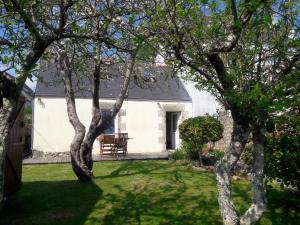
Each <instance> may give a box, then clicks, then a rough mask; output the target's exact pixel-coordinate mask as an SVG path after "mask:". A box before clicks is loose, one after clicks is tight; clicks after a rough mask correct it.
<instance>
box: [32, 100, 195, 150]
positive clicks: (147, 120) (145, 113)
mask: <svg viewBox="0 0 300 225" xmlns="http://www.w3.org/2000/svg"><path fill="white" fill-rule="evenodd" d="M112 104H113V101H109V100H100V106H101V105H102V108H106V107H107V106H111V105H112ZM76 105H77V113H78V116H79V118H80V120H81V121H82V123H83V124H84V125H85V126H86V129H88V125H89V122H90V120H91V105H92V103H91V99H76ZM166 111H180V112H181V114H180V118H179V122H178V124H180V122H181V121H182V120H183V119H186V118H188V117H191V116H192V103H191V102H176V103H175V102H156V101H130V100H129V101H125V102H124V103H123V106H122V109H121V110H120V112H119V114H118V115H117V116H116V119H115V129H116V131H115V132H125V133H128V136H129V137H130V138H132V139H130V140H129V141H128V152H129V153H145V152H162V151H164V150H165V149H166V146H165V141H166V140H165V133H166V130H165V129H166V128H165V112H166ZM73 136H74V130H73V127H72V126H71V124H70V122H69V119H68V116H67V107H66V101H65V99H64V98H50V97H36V98H35V99H34V120H33V149H36V150H40V151H44V152H63V151H69V146H70V143H71V141H72V138H73ZM93 153H95V154H97V153H99V143H98V141H95V143H94V150H93Z"/></svg>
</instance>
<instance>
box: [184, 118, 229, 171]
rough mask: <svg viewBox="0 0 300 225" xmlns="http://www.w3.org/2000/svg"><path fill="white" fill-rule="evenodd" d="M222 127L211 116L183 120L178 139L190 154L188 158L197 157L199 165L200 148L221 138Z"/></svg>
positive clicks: (200, 160) (200, 157) (200, 158)
mask: <svg viewBox="0 0 300 225" xmlns="http://www.w3.org/2000/svg"><path fill="white" fill-rule="evenodd" d="M223 130H224V127H223V125H222V124H221V122H220V121H219V120H217V119H216V118H215V117H213V116H198V117H194V118H189V119H186V120H184V121H183V122H182V123H181V124H180V125H179V131H180V138H181V139H182V140H183V148H185V149H186V150H185V151H186V152H188V154H190V158H191V159H192V158H194V157H197V158H198V159H199V162H200V164H201V165H203V163H202V148H203V145H204V144H206V143H208V142H210V141H211V142H215V141H218V140H220V139H221V138H222V134H223Z"/></svg>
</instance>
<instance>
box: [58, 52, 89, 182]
mask: <svg viewBox="0 0 300 225" xmlns="http://www.w3.org/2000/svg"><path fill="white" fill-rule="evenodd" d="M59 61H60V62H59V63H58V64H57V66H58V71H59V73H60V76H61V77H62V79H63V83H64V87H65V94H66V100H67V112H68V117H69V121H70V123H71V124H72V126H73V128H74V130H75V136H74V138H73V140H72V143H71V147H70V152H71V163H72V168H73V171H74V173H75V174H76V176H77V177H78V179H79V180H80V181H83V182H87V181H91V179H92V177H93V174H92V172H91V170H90V169H89V167H88V166H87V165H86V163H85V161H84V158H83V157H82V154H81V151H80V150H81V146H82V143H83V140H84V137H85V126H84V125H83V124H82V123H81V121H80V120H79V117H78V115H77V112H76V104H75V95H74V91H73V86H72V72H71V70H70V68H71V67H70V62H69V59H68V56H67V54H66V52H65V51H62V52H60V55H59Z"/></svg>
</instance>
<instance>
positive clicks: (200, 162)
mask: <svg viewBox="0 0 300 225" xmlns="http://www.w3.org/2000/svg"><path fill="white" fill-rule="evenodd" d="M198 156H199V165H200V166H201V167H203V160H202V151H198Z"/></svg>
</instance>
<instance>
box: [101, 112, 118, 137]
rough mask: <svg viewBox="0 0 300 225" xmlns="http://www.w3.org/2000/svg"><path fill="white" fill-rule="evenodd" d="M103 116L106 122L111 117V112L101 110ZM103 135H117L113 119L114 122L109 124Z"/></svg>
mask: <svg viewBox="0 0 300 225" xmlns="http://www.w3.org/2000/svg"><path fill="white" fill-rule="evenodd" d="M101 116H102V117H103V119H104V120H105V119H106V118H107V117H108V116H109V111H107V110H101ZM103 133H104V134H113V133H115V120H114V119H112V121H111V123H110V124H109V126H108V128H107V129H106V130H105V131H104V132H103Z"/></svg>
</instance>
